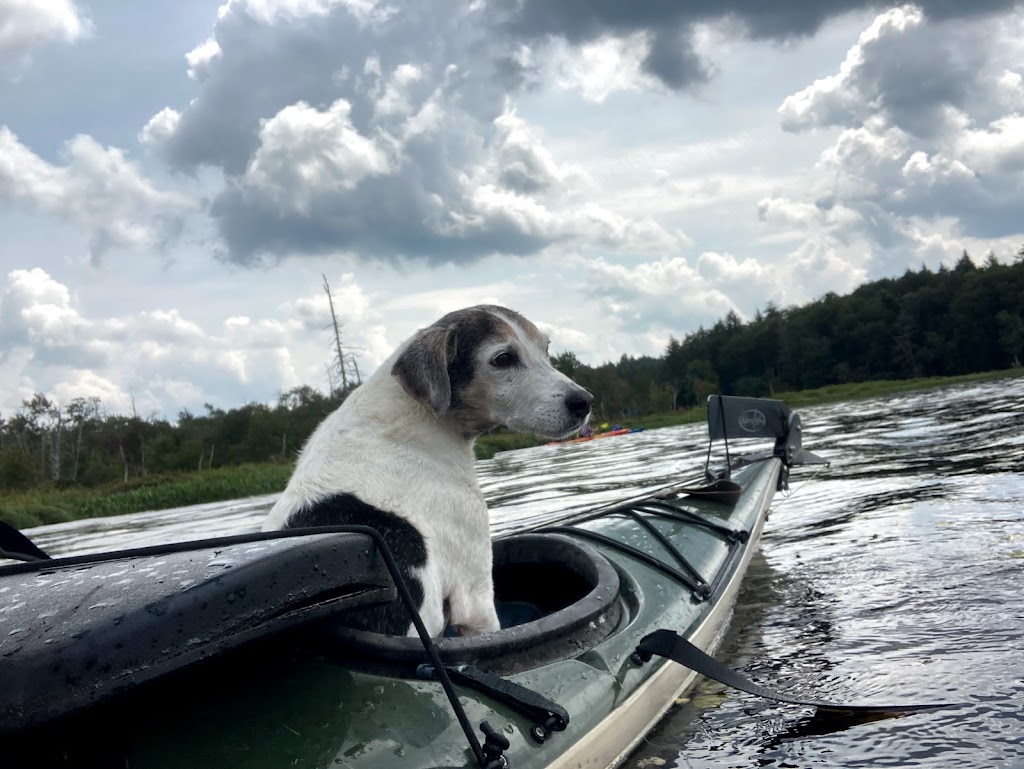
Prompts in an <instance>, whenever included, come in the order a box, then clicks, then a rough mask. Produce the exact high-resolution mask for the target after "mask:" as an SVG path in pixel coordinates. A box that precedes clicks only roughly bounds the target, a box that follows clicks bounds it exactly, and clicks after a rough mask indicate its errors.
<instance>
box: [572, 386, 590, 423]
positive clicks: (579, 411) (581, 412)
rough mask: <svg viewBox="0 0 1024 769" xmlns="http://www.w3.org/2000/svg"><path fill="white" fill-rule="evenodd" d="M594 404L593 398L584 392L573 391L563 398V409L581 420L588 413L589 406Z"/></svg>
mask: <svg viewBox="0 0 1024 769" xmlns="http://www.w3.org/2000/svg"><path fill="white" fill-rule="evenodd" d="M593 402H594V396H593V395H591V394H590V393H588V392H587V391H586V390H574V391H573V392H571V393H569V394H568V395H566V396H565V407H566V408H567V409H569V413H570V414H572V415H573V416H576V417H579V418H580V419H582V418H583V417H585V416H586V415H587V414H588V413H590V404H591V403H593Z"/></svg>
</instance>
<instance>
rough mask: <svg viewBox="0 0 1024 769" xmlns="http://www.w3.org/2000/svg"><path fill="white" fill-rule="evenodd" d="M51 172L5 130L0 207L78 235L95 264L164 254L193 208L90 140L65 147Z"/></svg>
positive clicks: (0, 147) (0, 149)
mask: <svg viewBox="0 0 1024 769" xmlns="http://www.w3.org/2000/svg"><path fill="white" fill-rule="evenodd" d="M63 155H64V160H65V165H53V164H51V163H48V162H46V161H45V160H43V159H42V158H41V157H39V156H38V155H36V154H35V153H33V152H32V151H31V150H30V149H29V148H28V147H26V146H25V145H24V144H22V143H21V142H20V141H19V140H18V137H17V136H15V135H14V132H12V131H11V130H10V129H9V128H7V127H6V126H0V200H7V201H10V202H11V203H14V204H17V205H21V206H25V207H27V208H30V209H38V210H42V211H45V212H46V213H49V214H52V215H55V216H57V217H59V218H60V219H63V220H65V221H67V222H70V223H72V224H74V225H76V226H78V227H80V228H81V229H82V230H83V231H84V232H85V233H87V235H88V237H89V249H90V252H91V254H92V257H93V259H94V260H96V261H98V260H99V259H100V258H101V257H102V256H103V254H104V253H106V252H107V251H108V250H109V249H110V248H115V247H120V248H126V247H157V248H158V247H161V246H163V245H164V244H165V243H167V241H168V240H169V239H171V238H173V237H174V236H175V235H176V234H177V233H178V232H179V230H180V228H181V226H182V223H183V219H184V217H185V216H186V215H187V214H189V213H190V212H191V211H192V210H193V209H194V208H195V205H194V203H193V202H192V201H191V200H190V199H188V198H187V197H184V196H183V195H181V194H178V193H175V192H167V191H163V190H160V189H158V188H157V187H156V186H154V185H153V184H152V183H151V182H150V181H148V180H147V179H146V178H145V177H144V176H143V175H142V173H141V172H140V170H139V168H138V167H137V166H136V165H135V164H133V163H132V162H131V161H129V160H128V159H127V158H126V157H125V156H124V153H123V152H121V151H120V150H118V149H116V148H113V147H103V146H101V145H100V144H99V143H97V142H96V141H95V140H94V139H93V138H92V137H90V136H76V137H74V138H73V139H71V140H69V141H68V142H67V143H66V144H65V145H64V152H63Z"/></svg>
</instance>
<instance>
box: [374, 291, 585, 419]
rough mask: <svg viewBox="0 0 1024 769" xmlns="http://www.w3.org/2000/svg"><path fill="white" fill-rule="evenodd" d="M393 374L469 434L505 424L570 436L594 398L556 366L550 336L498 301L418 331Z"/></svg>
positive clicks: (416, 394)
mask: <svg viewBox="0 0 1024 769" xmlns="http://www.w3.org/2000/svg"><path fill="white" fill-rule="evenodd" d="M391 374H392V375H393V376H394V377H395V378H396V379H397V380H398V381H399V382H400V383H401V385H402V388H403V389H404V390H405V392H407V393H408V394H409V395H410V396H411V397H413V398H415V399H416V400H417V401H419V402H420V403H422V404H424V405H425V406H428V407H429V408H430V409H431V410H432V411H433V412H434V414H435V415H436V416H437V417H438V418H439V419H445V420H449V421H451V422H453V423H454V424H455V425H456V426H457V427H458V429H459V430H460V431H461V432H463V433H464V434H467V435H479V434H480V433H482V432H484V431H485V430H487V429H489V428H491V427H494V426H495V425H505V426H507V427H509V428H510V429H512V430H520V431H523V432H532V433H537V434H538V435H543V436H547V437H552V438H562V437H564V436H566V435H569V434H571V433H573V432H574V431H576V430H578V429H579V428H580V427H581V426H582V425H583V423H584V422H585V421H586V420H587V417H588V415H589V414H590V404H591V403H592V402H593V400H594V398H593V396H592V395H591V394H590V393H589V392H587V391H586V390H584V389H583V388H582V387H580V386H579V385H578V384H576V383H575V382H573V381H572V380H571V379H569V378H568V377H567V376H565V375H564V374H562V373H561V372H559V371H558V370H556V369H555V368H554V367H553V366H552V365H551V361H550V359H549V358H548V338H547V336H545V335H544V334H543V333H541V331H540V330H539V329H538V328H537V327H536V326H534V325H533V324H532V323H531V322H530V321H528V320H527V319H526V318H524V317H523V316H522V315H520V314H519V313H517V312H514V311H512V310H508V309H505V308H504V307H495V306H492V305H481V306H478V307H469V308H467V309H465V310H457V311H456V312H452V313H449V314H448V315H445V316H444V317H443V318H441V320H439V321H437V323H435V324H434V325H432V326H430V327H428V328H425V329H423V330H422V331H420V332H419V333H417V334H416V335H415V336H414V337H413V338H412V339H410V340H409V341H408V342H407V343H406V345H405V347H404V348H403V349H402V351H401V352H400V353H399V355H398V358H397V359H396V360H395V363H394V365H393V366H392V368H391Z"/></svg>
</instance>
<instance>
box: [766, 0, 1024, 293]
mask: <svg viewBox="0 0 1024 769" xmlns="http://www.w3.org/2000/svg"><path fill="white" fill-rule="evenodd" d="M1021 31H1024V19H1022V17H1021V16H1020V15H1011V16H982V17H979V18H977V19H972V20H967V21H965V20H956V21H934V20H929V18H928V16H927V14H926V11H925V10H922V8H921V7H920V6H915V5H904V6H901V7H897V8H893V9H890V10H889V11H886V12H884V13H882V14H880V15H879V16H877V17H876V19H875V20H874V22H873V23H871V24H870V25H869V26H868V28H867V29H866V30H865V31H864V32H863V33H862V34H861V35H860V37H859V39H858V41H857V42H856V44H855V45H854V46H853V47H851V48H850V50H849V51H848V52H847V54H846V57H845V59H844V60H843V61H842V63H841V64H840V66H839V70H838V72H836V73H835V74H833V75H830V76H828V77H825V78H822V79H819V80H817V81H815V82H814V83H813V84H811V85H809V86H808V87H806V88H805V89H803V90H801V91H799V92H797V93H794V94H792V95H791V96H789V97H788V98H786V99H785V100H784V101H783V103H782V105H781V107H780V108H779V115H780V120H781V124H782V127H783V128H784V129H785V130H788V131H806V130H810V129H825V128H829V127H839V128H841V129H842V130H841V132H840V133H839V135H838V138H837V139H836V141H835V143H834V144H833V146H832V147H831V148H829V149H827V150H826V151H825V152H823V153H822V155H821V156H820V158H819V160H818V163H817V168H818V171H819V173H818V181H817V183H816V184H815V186H814V188H813V189H812V190H811V193H812V194H813V196H814V199H813V202H805V201H799V200H792V199H791V200H786V201H768V202H767V203H765V204H763V207H762V209H761V211H760V213H761V217H762V219H764V220H765V221H769V222H771V221H772V220H773V219H777V218H778V217H777V214H778V212H779V211H780V210H781V207H782V206H783V204H784V206H786V207H788V208H789V209H790V210H797V209H802V210H803V211H805V212H808V211H810V212H812V213H811V214H810V219H812V220H813V223H812V224H811V225H810V226H809V227H808V229H807V232H808V238H809V239H808V242H807V244H805V245H804V246H803V248H804V250H805V251H815V252H817V253H819V254H823V253H832V254H835V253H837V252H838V251H839V244H840V241H843V240H845V241H846V242H850V241H851V240H857V239H860V241H861V246H862V248H863V249H864V250H865V251H867V252H868V253H870V254H873V255H872V257H871V260H870V264H868V263H861V264H859V265H857V266H858V270H857V272H856V273H855V275H856V276H857V277H863V276H865V275H866V276H872V275H874V276H877V275H878V274H886V273H887V272H889V271H890V270H892V269H893V267H894V266H895V265H896V264H898V263H899V262H901V261H902V263H904V264H907V263H911V264H912V263H913V260H914V258H915V257H918V258H919V257H921V256H923V255H925V254H928V253H935V251H936V244H937V239H938V241H944V245H943V246H942V247H941V248H940V249H939V252H940V253H942V254H943V255H945V256H946V258H947V260H948V259H951V258H955V256H953V255H955V254H956V253H958V252H959V250H960V248H961V247H963V245H964V239H965V238H967V237H969V236H975V237H978V236H980V237H988V238H991V239H993V240H994V241H997V242H998V241H1000V240H1003V239H1012V238H1014V237H1017V236H1020V235H1021V234H1022V233H1024V220H1022V219H1021V218H1020V216H1019V212H1020V211H1022V210H1024V173H1022V172H1024V120H1022V118H1021V113H1020V110H1021V108H1022V107H1024V100H1022V96H1024V94H1022V92H1021V91H1020V84H1021V79H1022V78H1021V74H1022V72H1024V69H1022V64H1021V62H1022V61H1024V58H1022V54H1024V47H1022V44H1021V41H1020V33H1021ZM837 209H840V210H843V211H845V212H847V214H844V217H843V220H842V221H841V222H837V223H835V224H834V225H831V226H826V222H825V220H824V219H822V217H821V216H817V215H815V214H814V213H813V211H815V210H820V211H821V212H829V216H831V213H830V212H833V211H835V210H837ZM850 212H852V216H850V215H849V214H850ZM929 221H931V222H932V226H931V229H932V230H933V232H932V233H929V232H928V229H929V225H928V222H929ZM950 222H952V223H953V225H952V227H950V226H949V223H950ZM789 224H792V222H789ZM865 267H867V268H868V270H867V273H864V272H862V270H863V269H864V268H865Z"/></svg>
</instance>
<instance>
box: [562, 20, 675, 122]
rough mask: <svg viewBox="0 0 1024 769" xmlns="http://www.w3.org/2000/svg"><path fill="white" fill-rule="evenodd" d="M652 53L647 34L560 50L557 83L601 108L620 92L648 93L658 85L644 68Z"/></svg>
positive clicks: (642, 33)
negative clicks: (599, 105) (648, 90)
mask: <svg viewBox="0 0 1024 769" xmlns="http://www.w3.org/2000/svg"><path fill="white" fill-rule="evenodd" d="M650 52H651V35H650V34H649V33H648V32H646V31H641V32H634V33H632V34H629V35H625V36H623V37H614V36H612V35H607V36H605V37H602V38H600V39H598V40H595V41H594V42H590V43H584V44H583V45H580V46H578V47H573V46H568V45H562V46H558V47H556V50H555V52H554V59H555V63H554V64H553V69H554V70H555V72H556V73H557V75H556V77H557V81H556V82H557V83H558V86H559V87H560V88H565V89H579V91H580V92H581V94H582V95H583V98H584V99H585V100H587V101H590V102H594V103H597V104H600V103H602V102H604V101H605V99H607V98H608V96H609V95H611V94H613V93H616V92H621V91H642V90H646V89H649V88H651V87H653V86H655V85H656V84H657V82H658V81H657V78H655V77H654V76H653V75H651V74H650V73H648V72H647V71H646V70H645V69H644V66H643V65H644V62H645V61H646V60H647V58H648V56H649V55H650Z"/></svg>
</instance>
